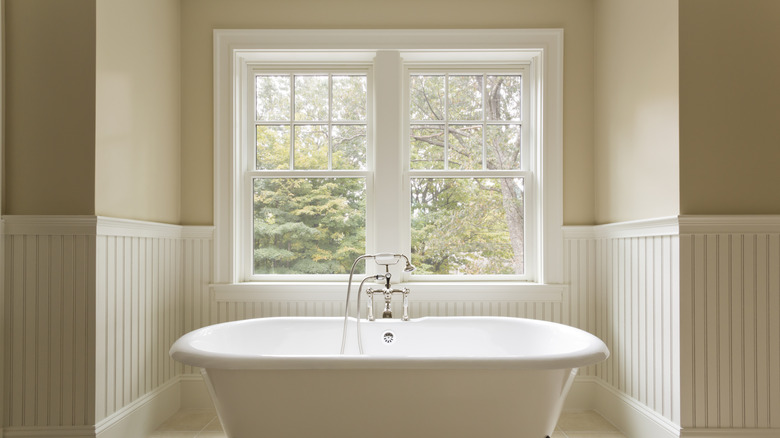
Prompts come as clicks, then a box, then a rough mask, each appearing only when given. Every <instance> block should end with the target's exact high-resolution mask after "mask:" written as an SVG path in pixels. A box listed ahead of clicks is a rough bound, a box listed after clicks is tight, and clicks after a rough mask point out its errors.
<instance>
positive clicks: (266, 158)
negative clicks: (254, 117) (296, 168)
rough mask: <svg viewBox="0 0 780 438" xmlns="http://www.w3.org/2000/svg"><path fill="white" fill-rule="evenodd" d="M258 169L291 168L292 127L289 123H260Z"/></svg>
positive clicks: (258, 127)
mask: <svg viewBox="0 0 780 438" xmlns="http://www.w3.org/2000/svg"><path fill="white" fill-rule="evenodd" d="M256 129H257V148H256V150H257V163H256V166H257V168H258V169H269V170H273V169H289V168H290V158H289V157H290V127H289V126H287V125H258V126H257V127H256Z"/></svg>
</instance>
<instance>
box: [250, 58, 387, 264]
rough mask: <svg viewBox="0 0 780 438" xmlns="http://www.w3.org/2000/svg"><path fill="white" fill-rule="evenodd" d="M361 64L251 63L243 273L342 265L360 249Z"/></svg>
mask: <svg viewBox="0 0 780 438" xmlns="http://www.w3.org/2000/svg"><path fill="white" fill-rule="evenodd" d="M369 72H370V70H369V69H366V68H363V69H354V68H353V69H336V68H334V67H333V66H321V67H314V66H310V67H309V68H308V69H303V68H301V67H297V68H294V69H289V70H280V69H278V68H277V69H274V70H268V69H263V68H261V67H257V68H253V69H252V71H251V73H252V74H251V76H250V77H251V79H252V81H253V86H252V87H250V89H251V90H252V94H253V96H254V98H253V100H254V107H255V111H254V115H253V123H251V124H248V125H249V126H250V127H252V128H253V132H252V134H253V135H251V136H247V139H248V140H249V141H248V142H247V144H246V145H245V149H246V150H247V152H248V153H249V154H250V156H252V157H254V158H255V159H254V160H251V159H250V160H247V162H246V163H245V165H249V169H246V175H247V178H246V181H245V185H246V186H245V187H244V190H245V191H246V192H251V196H252V199H251V200H248V201H247V205H245V206H244V208H245V209H246V210H250V209H251V213H249V212H248V211H246V212H245V213H243V216H244V218H245V220H251V223H246V224H243V225H242V226H244V227H246V228H249V229H251V233H250V236H248V237H249V238H245V240H244V242H243V243H244V245H245V249H244V250H243V253H244V257H243V259H244V263H246V264H247V266H245V272H246V273H247V274H248V275H249V278H257V279H262V278H263V277H265V278H277V279H278V278H283V277H285V276H287V277H288V278H303V277H302V276H306V275H330V274H343V273H345V272H346V271H347V270H348V269H349V268H350V265H351V264H352V261H353V260H354V259H355V258H356V257H358V256H359V255H361V254H363V253H364V252H365V251H366V198H367V196H368V193H370V192H371V190H370V185H371V182H372V181H371V178H370V176H371V173H370V172H369V171H368V170H367V167H368V166H367V152H368V147H367V146H368V120H369V117H370V112H369V105H368V102H369V99H368V96H369V95H370V93H369V89H368V73H369ZM250 254H251V255H250Z"/></svg>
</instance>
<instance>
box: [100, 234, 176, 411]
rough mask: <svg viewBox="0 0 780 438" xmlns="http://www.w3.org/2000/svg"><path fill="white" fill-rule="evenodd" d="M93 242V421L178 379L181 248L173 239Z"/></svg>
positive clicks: (126, 238) (114, 237) (112, 238)
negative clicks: (174, 355)
mask: <svg viewBox="0 0 780 438" xmlns="http://www.w3.org/2000/svg"><path fill="white" fill-rule="evenodd" d="M117 234H118V233H112V234H111V235H105V234H100V235H98V236H97V296H96V300H97V312H96V317H95V324H96V327H97V339H96V376H95V381H96V392H95V400H96V420H97V421H98V422H99V421H100V420H102V419H104V418H106V417H108V416H110V415H111V414H112V413H114V412H117V411H119V410H121V409H122V408H124V407H126V406H128V405H130V404H131V403H133V402H134V401H136V400H138V399H139V398H140V397H142V396H144V395H145V394H147V393H150V392H151V391H153V390H155V389H157V388H159V387H160V386H161V385H163V384H165V383H166V382H168V381H169V380H170V379H172V378H173V377H174V376H175V375H176V369H175V364H174V361H173V360H172V359H171V358H170V356H169V355H168V349H169V348H170V346H171V344H172V343H173V342H174V341H175V340H176V339H177V338H178V337H179V336H181V324H180V323H179V321H180V313H181V306H180V305H179V302H180V301H181V284H180V283H181V275H180V272H181V266H180V265H181V259H182V243H181V240H180V239H179V238H177V237H176V236H175V234H174V235H171V236H168V237H159V236H158V237H139V236H134V235H117Z"/></svg>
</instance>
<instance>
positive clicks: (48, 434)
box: [3, 426, 95, 438]
mask: <svg viewBox="0 0 780 438" xmlns="http://www.w3.org/2000/svg"><path fill="white" fill-rule="evenodd" d="M3 433H4V435H3V436H4V437H5V438H16V437H24V438H95V427H94V426H51V427H47V426H43V427H42V426H30V427H23V426H19V427H7V428H5V429H3Z"/></svg>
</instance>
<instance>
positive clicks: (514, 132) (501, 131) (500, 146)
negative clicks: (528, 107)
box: [485, 125, 522, 169]
mask: <svg viewBox="0 0 780 438" xmlns="http://www.w3.org/2000/svg"><path fill="white" fill-rule="evenodd" d="M485 146H486V155H487V168H488V169H518V168H519V167H520V159H521V157H522V155H521V153H522V148H521V141H520V125H487V132H486V134H485Z"/></svg>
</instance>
